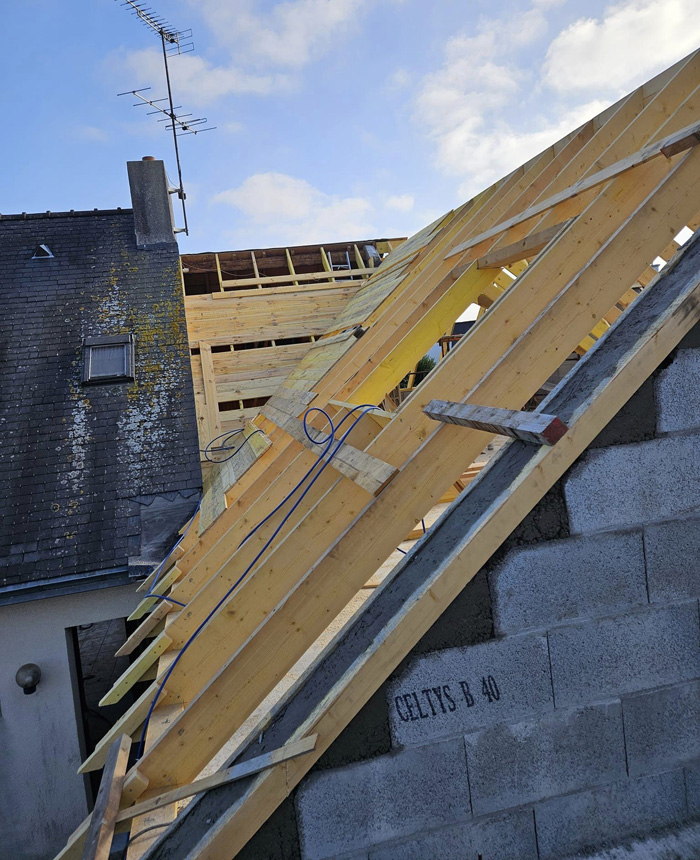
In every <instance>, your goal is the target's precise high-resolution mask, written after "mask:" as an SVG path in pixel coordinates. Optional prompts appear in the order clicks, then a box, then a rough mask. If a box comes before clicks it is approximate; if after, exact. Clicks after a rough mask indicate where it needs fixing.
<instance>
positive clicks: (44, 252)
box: [32, 245, 53, 260]
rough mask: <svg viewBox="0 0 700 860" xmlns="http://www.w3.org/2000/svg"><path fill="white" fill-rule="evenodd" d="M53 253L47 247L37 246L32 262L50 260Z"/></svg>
mask: <svg viewBox="0 0 700 860" xmlns="http://www.w3.org/2000/svg"><path fill="white" fill-rule="evenodd" d="M52 259H53V252H52V250H51V248H49V246H48V245H37V246H36V248H35V249H34V253H33V254H32V260H52Z"/></svg>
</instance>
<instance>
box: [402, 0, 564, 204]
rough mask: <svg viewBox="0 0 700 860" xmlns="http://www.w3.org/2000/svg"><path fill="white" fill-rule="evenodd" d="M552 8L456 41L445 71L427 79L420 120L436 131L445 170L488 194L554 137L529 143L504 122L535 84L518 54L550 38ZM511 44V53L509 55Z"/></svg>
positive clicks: (492, 22) (493, 22)
mask: <svg viewBox="0 0 700 860" xmlns="http://www.w3.org/2000/svg"><path fill="white" fill-rule="evenodd" d="M546 5H548V4H547V3H546V2H545V3H542V2H540V3H535V4H534V5H533V6H532V7H531V8H529V9H527V10H526V11H524V12H521V13H519V14H516V15H512V16H511V17H510V18H508V19H482V21H480V23H479V25H478V27H477V28H476V33H475V34H474V35H471V34H470V35H456V36H453V37H452V38H451V39H450V40H449V41H448V42H447V44H446V46H445V54H444V63H443V65H442V67H441V68H440V69H438V70H437V71H436V72H433V73H431V74H429V75H427V76H426V77H425V78H424V80H423V83H422V85H421V86H420V88H419V91H418V96H417V99H416V119H417V120H418V122H419V123H420V125H421V126H423V127H425V128H427V129H428V134H429V136H430V137H431V138H432V140H433V141H434V143H435V146H436V163H437V166H438V167H439V168H441V169H442V170H443V171H444V172H446V173H448V174H450V175H456V176H460V175H462V176H471V177H472V178H473V179H474V181H475V182H476V184H477V187H479V186H481V187H483V184H484V183H485V182H486V181H488V180H489V179H490V178H497V177H498V176H500V175H502V174H503V172H504V171H505V170H507V169H509V168H510V167H516V166H517V165H518V164H519V163H521V162H522V161H523V160H525V158H527V155H525V156H523V157H521V155H520V153H521V152H525V151H529V150H530V149H531V148H532V146H535V145H539V141H540V140H542V139H546V138H547V133H546V132H544V133H540V132H533V133H532V135H529V136H528V138H529V139H528V140H524V139H523V137H524V136H523V135H516V134H514V133H513V131H512V129H509V127H508V124H507V122H506V121H504V120H502V119H500V117H502V116H503V115H504V114H505V109H506V107H507V106H509V105H511V104H513V103H514V102H515V100H516V98H517V97H518V95H519V93H520V91H521V89H522V88H523V87H524V85H525V84H526V83H532V81H531V75H529V74H528V72H527V71H526V70H525V68H524V67H520V66H518V65H517V60H516V57H517V51H518V49H519V48H522V47H525V46H528V45H530V44H531V43H532V42H535V41H536V40H537V39H540V38H542V37H543V36H544V35H545V33H546V31H547V19H546V16H545V14H544V13H543V11H542V7H544V6H546ZM504 44H508V46H509V51H508V52H506V51H503V50H502V48H503V45H504ZM533 135H534V136H533ZM530 154H533V153H530ZM513 158H515V159H516V160H515V163H514V164H511V162H512V160H513ZM462 190H463V189H460V191H462Z"/></svg>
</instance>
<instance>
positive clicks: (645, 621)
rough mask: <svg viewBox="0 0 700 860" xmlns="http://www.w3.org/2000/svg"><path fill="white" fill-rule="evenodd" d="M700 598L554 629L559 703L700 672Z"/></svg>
mask: <svg viewBox="0 0 700 860" xmlns="http://www.w3.org/2000/svg"><path fill="white" fill-rule="evenodd" d="M699 636H700V629H699V625H698V609H697V603H696V602H692V603H681V604H675V605H674V606H666V607H659V608H657V607H654V608H650V609H644V610H641V611H636V612H630V613H627V614H626V615H618V616H616V617H614V618H600V619H595V620H592V621H582V622H578V623H574V624H570V625H568V626H567V627H559V628H557V629H556V630H551V631H550V633H549V653H550V658H551V662H552V682H553V684H554V701H555V704H556V706H557V707H565V706H569V705H577V704H583V703H586V702H596V701H602V700H605V699H609V698H612V697H615V696H619V695H622V694H624V693H636V692H638V691H640V690H646V689H650V688H651V687H658V686H660V685H661V684H673V683H676V682H679V681H687V680H690V679H692V678H697V677H700V649H699V648H698V637H699Z"/></svg>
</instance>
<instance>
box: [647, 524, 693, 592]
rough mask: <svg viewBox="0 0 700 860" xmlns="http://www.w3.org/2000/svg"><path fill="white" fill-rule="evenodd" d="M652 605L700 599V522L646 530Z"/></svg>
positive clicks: (648, 575)
mask: <svg viewBox="0 0 700 860" xmlns="http://www.w3.org/2000/svg"><path fill="white" fill-rule="evenodd" d="M644 548H645V551H646V561H647V579H648V583H649V599H650V600H651V602H652V603H656V602H665V601H669V600H683V599H684V598H691V597H700V519H686V520H673V521H671V522H668V523H658V524H656V525H652V526H646V527H645V528H644Z"/></svg>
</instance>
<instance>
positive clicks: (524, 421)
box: [423, 400, 568, 445]
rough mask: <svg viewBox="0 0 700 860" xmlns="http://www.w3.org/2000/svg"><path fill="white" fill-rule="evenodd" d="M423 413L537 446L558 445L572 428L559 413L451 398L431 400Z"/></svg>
mask: <svg viewBox="0 0 700 860" xmlns="http://www.w3.org/2000/svg"><path fill="white" fill-rule="evenodd" d="M423 412H425V414H426V415H427V416H428V418H432V419H433V420H435V421H443V422H444V423H445V424H459V425H461V426H462V427H471V429H472V430H483V431H484V432H485V433H496V434H497V435H499V436H511V437H512V438H513V439H520V440H521V441H522V442H532V443H534V444H535V445H555V444H556V443H557V442H558V441H559V440H560V439H561V437H562V436H563V435H564V434H565V433H566V431H567V430H568V427H567V426H566V424H564V423H563V422H562V421H560V419H559V418H557V417H556V416H555V415H543V414H542V413H541V412H516V411H514V410H512V409H495V408H493V407H491V406H474V405H473V404H471V403H452V402H451V401H449V400H431V401H430V403H428V405H427V406H426V407H425V408H424V409H423Z"/></svg>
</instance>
